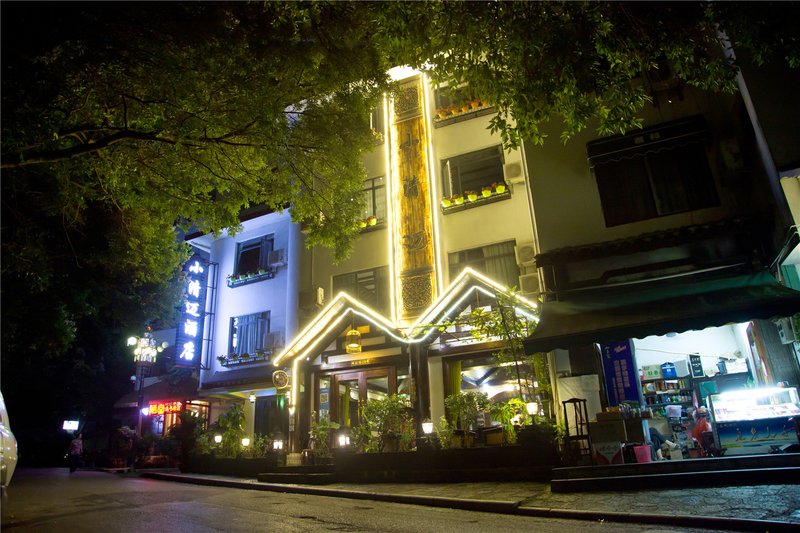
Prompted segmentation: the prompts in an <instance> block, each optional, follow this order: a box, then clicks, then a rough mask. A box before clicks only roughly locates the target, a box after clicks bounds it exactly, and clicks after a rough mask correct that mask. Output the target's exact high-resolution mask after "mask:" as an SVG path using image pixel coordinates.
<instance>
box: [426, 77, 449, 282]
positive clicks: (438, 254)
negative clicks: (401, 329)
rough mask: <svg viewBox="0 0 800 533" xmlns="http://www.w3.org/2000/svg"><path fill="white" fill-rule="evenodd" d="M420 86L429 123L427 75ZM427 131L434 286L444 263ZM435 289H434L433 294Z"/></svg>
mask: <svg viewBox="0 0 800 533" xmlns="http://www.w3.org/2000/svg"><path fill="white" fill-rule="evenodd" d="M422 88H423V106H422V114H423V118H424V120H425V124H427V125H430V124H432V123H433V122H432V121H431V120H430V111H431V105H430V103H431V87H430V84H429V83H428V77H427V76H426V75H425V74H423V75H422ZM425 130H426V132H427V138H426V141H427V143H428V154H427V156H428V161H429V162H430V165H429V166H428V178H429V179H428V183H430V199H429V202H430V209H431V214H430V217H431V223H432V227H433V253H434V271H435V273H436V287H437V288H438V287H444V274H443V272H444V263H443V262H442V261H443V258H442V249H441V242H440V241H439V236H440V235H441V230H440V229H439V224H440V223H441V218H440V216H439V214H438V213H439V211H436V212H435V211H434V209H438V208H437V205H438V201H439V200H438V199H439V178H438V173H437V168H436V165H435V164H433V163H434V161H436V160H435V159H434V157H433V138H432V137H433V136H432V133H433V131H432V130H433V128H431V127H430V126H428V127H427V128H425ZM435 293H436V291H434V294H435Z"/></svg>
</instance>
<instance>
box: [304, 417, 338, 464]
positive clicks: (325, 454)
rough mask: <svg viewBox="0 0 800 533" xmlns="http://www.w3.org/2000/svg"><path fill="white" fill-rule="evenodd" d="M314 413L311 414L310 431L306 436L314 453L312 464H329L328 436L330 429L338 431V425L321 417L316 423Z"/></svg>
mask: <svg viewBox="0 0 800 533" xmlns="http://www.w3.org/2000/svg"><path fill="white" fill-rule="evenodd" d="M316 415H317V414H316V413H315V412H312V413H311V430H310V431H309V432H308V436H309V437H310V438H311V443H310V445H311V449H312V450H313V451H314V462H315V463H317V464H329V463H330V461H331V457H332V455H331V444H330V436H331V430H332V429H339V424H337V423H336V422H331V421H330V420H329V419H327V418H325V417H322V418H320V420H319V421H317V419H316V418H317V417H316Z"/></svg>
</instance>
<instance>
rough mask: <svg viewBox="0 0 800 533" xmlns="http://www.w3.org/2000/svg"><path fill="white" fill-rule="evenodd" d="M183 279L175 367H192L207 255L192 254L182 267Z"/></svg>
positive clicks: (203, 301) (198, 335)
mask: <svg viewBox="0 0 800 533" xmlns="http://www.w3.org/2000/svg"><path fill="white" fill-rule="evenodd" d="M183 272H184V275H185V279H184V287H183V304H182V307H181V319H180V322H178V333H177V338H176V342H175V366H178V367H196V366H197V365H199V364H200V354H201V350H202V348H203V323H204V321H205V315H206V313H205V310H206V288H207V285H208V258H207V254H205V253H203V252H201V251H199V250H195V251H194V254H193V255H192V257H191V258H190V259H189V261H187V262H186V264H184V265H183Z"/></svg>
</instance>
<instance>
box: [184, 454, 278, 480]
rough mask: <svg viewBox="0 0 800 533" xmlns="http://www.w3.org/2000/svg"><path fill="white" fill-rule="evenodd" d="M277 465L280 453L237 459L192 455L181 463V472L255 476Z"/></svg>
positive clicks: (271, 469) (274, 468) (273, 468)
mask: <svg viewBox="0 0 800 533" xmlns="http://www.w3.org/2000/svg"><path fill="white" fill-rule="evenodd" d="M277 467H278V454H270V455H268V456H267V457H258V458H251V457H247V458H244V457H241V458H236V459H234V458H229V457H213V456H210V455H205V456H201V457H197V456H193V457H190V458H189V459H188V460H187V461H186V462H184V463H183V464H181V472H192V473H195V474H214V475H220V476H239V477H252V478H255V477H258V474H260V473H262V472H269V471H274V470H276V469H277Z"/></svg>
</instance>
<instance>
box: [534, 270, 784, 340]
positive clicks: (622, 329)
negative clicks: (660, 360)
mask: <svg viewBox="0 0 800 533" xmlns="http://www.w3.org/2000/svg"><path fill="white" fill-rule="evenodd" d="M541 307H542V309H541V314H540V315H539V319H540V320H539V325H538V326H537V327H536V330H535V331H534V332H533V334H532V335H531V336H530V337H529V338H528V339H527V340H526V341H525V351H526V352H528V353H534V352H546V351H550V350H554V349H556V348H569V347H571V346H581V345H587V344H592V343H600V342H609V341H616V340H622V339H629V338H643V337H647V336H650V335H664V334H666V333H669V332H678V333H680V332H683V331H688V330H700V329H704V328H707V327H712V326H723V325H725V324H731V323H740V322H747V321H749V320H753V319H768V318H774V317H785V316H790V315H793V314H795V313H797V312H800V291H795V290H793V289H790V288H787V287H785V286H783V285H781V284H780V283H778V282H777V281H775V279H774V278H773V277H772V276H771V275H770V274H769V273H768V272H758V273H755V274H741V275H730V274H728V275H725V276H722V275H719V274H710V275H709V274H706V275H692V276H684V277H680V278H674V279H671V280H660V281H658V282H642V283H636V284H631V285H627V286H624V287H622V286H617V287H603V288H598V289H589V290H583V291H576V292H574V293H572V294H570V295H569V299H566V298H565V299H564V300H563V301H556V302H546V303H544V304H542V306H541Z"/></svg>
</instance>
